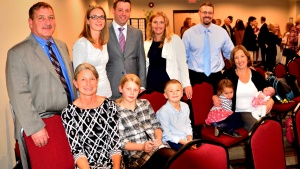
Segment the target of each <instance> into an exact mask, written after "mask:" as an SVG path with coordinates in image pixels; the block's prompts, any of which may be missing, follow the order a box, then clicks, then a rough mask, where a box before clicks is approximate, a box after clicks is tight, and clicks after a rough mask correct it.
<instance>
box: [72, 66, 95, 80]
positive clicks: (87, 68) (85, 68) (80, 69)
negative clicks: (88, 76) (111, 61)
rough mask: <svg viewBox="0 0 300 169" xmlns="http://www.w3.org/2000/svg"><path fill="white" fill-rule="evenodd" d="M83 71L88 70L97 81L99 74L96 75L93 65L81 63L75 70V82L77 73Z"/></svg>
mask: <svg viewBox="0 0 300 169" xmlns="http://www.w3.org/2000/svg"><path fill="white" fill-rule="evenodd" d="M83 70H90V71H92V73H93V74H94V76H95V77H96V79H99V74H98V72H97V70H96V68H95V67H94V66H93V65H91V64H89V63H81V64H80V65H78V66H77V67H76V69H75V73H74V80H76V81H77V78H78V75H79V73H80V72H81V71H83Z"/></svg>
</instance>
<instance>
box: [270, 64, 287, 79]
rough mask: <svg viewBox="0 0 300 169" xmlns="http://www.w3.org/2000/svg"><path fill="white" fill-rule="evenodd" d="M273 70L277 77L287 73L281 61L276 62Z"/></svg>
mask: <svg viewBox="0 0 300 169" xmlns="http://www.w3.org/2000/svg"><path fill="white" fill-rule="evenodd" d="M273 72H274V74H275V76H276V77H277V78H281V77H283V76H284V75H285V74H286V73H287V72H286V67H285V66H284V65H283V64H282V63H277V64H276V65H275V67H274V69H273Z"/></svg>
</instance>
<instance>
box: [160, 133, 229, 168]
mask: <svg viewBox="0 0 300 169" xmlns="http://www.w3.org/2000/svg"><path fill="white" fill-rule="evenodd" d="M193 145H197V149H195V150H191V149H190V148H191V146H193ZM166 168H167V169H196V168H201V169H212V168H213V169H228V168H229V156H228V150H227V149H226V148H225V147H224V146H223V145H221V144H219V143H215V142H212V141H207V140H201V139H199V140H194V141H191V142H189V143H188V144H186V145H185V146H183V147H182V148H181V149H179V150H178V151H177V152H176V154H175V155H174V156H172V157H171V158H170V159H169V161H168V163H167V167H166Z"/></svg>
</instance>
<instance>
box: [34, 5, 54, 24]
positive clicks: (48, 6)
mask: <svg viewBox="0 0 300 169" xmlns="http://www.w3.org/2000/svg"><path fill="white" fill-rule="evenodd" d="M40 8H50V9H51V10H52V11H53V8H52V6H51V5H50V4H48V3H46V2H38V3H36V4H34V5H32V6H31V7H30V9H29V12H28V14H29V18H30V19H32V20H33V16H34V11H36V10H38V9H40Z"/></svg>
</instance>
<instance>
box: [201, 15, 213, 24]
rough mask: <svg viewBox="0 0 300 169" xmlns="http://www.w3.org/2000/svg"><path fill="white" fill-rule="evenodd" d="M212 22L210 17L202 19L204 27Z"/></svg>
mask: <svg viewBox="0 0 300 169" xmlns="http://www.w3.org/2000/svg"><path fill="white" fill-rule="evenodd" d="M211 21H212V18H211V17H203V21H202V22H203V24H204V25H209V24H210V23H211Z"/></svg>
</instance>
